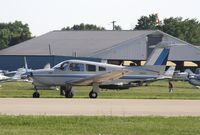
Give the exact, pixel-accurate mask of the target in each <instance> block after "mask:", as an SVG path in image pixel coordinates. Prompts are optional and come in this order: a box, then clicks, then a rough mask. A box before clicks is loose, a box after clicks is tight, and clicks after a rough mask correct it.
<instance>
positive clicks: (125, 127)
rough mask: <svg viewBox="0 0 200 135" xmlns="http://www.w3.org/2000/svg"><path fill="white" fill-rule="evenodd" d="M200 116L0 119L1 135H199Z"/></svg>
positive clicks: (22, 117)
mask: <svg viewBox="0 0 200 135" xmlns="http://www.w3.org/2000/svg"><path fill="white" fill-rule="evenodd" d="M199 127H200V117H153V116H152V117H151V116H148V117H82V116H76V117H67V116H0V135H35V134H38V135H199V134H200V128H199Z"/></svg>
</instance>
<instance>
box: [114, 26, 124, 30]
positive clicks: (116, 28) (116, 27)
mask: <svg viewBox="0 0 200 135" xmlns="http://www.w3.org/2000/svg"><path fill="white" fill-rule="evenodd" d="M114 30H117V31H118V30H122V27H121V26H119V25H115V27H114Z"/></svg>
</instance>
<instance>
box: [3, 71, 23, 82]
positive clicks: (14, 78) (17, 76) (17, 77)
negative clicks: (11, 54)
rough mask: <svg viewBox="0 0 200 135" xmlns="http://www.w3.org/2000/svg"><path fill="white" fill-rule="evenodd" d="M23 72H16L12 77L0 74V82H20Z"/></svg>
mask: <svg viewBox="0 0 200 135" xmlns="http://www.w3.org/2000/svg"><path fill="white" fill-rule="evenodd" d="M23 73H24V72H22V71H21V70H17V71H16V73H15V74H14V75H13V76H6V75H4V74H3V73H1V74H0V82H8V81H18V80H21V75H22V74H23Z"/></svg>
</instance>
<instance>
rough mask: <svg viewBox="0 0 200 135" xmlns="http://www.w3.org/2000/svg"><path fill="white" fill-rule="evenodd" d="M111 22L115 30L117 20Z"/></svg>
mask: <svg viewBox="0 0 200 135" xmlns="http://www.w3.org/2000/svg"><path fill="white" fill-rule="evenodd" d="M111 23H112V24H113V30H115V23H116V21H112V22H111Z"/></svg>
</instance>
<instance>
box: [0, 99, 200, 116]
mask: <svg viewBox="0 0 200 135" xmlns="http://www.w3.org/2000/svg"><path fill="white" fill-rule="evenodd" d="M0 114H2V115H4V114H5V115H68V116H72V115H73V116H79V115H81V116H148V115H153V116H200V100H150V99H64V98H62V99H55V98H40V99H31V98H0Z"/></svg>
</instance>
